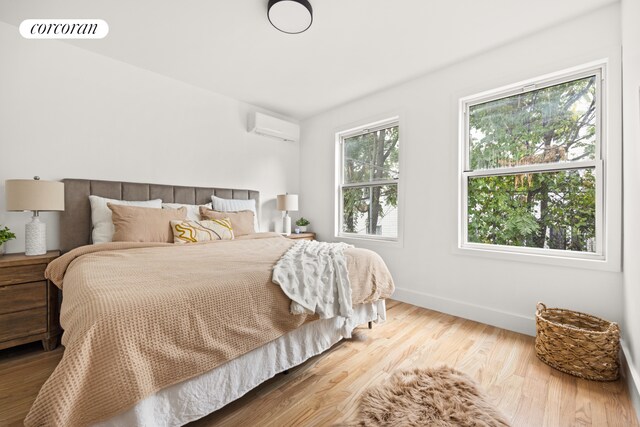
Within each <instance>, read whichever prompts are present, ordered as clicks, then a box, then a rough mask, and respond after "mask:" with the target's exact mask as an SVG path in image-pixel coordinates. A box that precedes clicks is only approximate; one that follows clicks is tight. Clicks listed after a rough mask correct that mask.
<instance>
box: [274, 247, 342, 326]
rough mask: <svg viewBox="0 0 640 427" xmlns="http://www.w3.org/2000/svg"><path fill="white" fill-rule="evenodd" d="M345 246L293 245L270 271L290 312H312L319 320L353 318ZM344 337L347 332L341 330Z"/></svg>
mask: <svg viewBox="0 0 640 427" xmlns="http://www.w3.org/2000/svg"><path fill="white" fill-rule="evenodd" d="M350 247H352V246H351V245H347V244H346V243H327V242H318V241H315V240H302V241H300V242H297V243H296V244H295V245H294V246H292V247H291V249H289V250H288V251H287V252H286V253H285V254H284V255H283V256H282V258H280V260H279V261H278V263H277V264H276V265H275V267H274V268H273V282H274V283H276V284H278V285H280V287H281V288H282V291H283V292H284V293H285V294H286V295H287V296H288V297H289V298H291V313H292V314H303V313H308V314H310V313H316V314H318V315H319V316H320V318H321V319H329V318H332V317H336V316H341V317H343V318H344V319H345V323H344V325H343V326H347V325H350V318H351V317H352V315H353V304H352V301H351V284H350V283H349V274H348V271H347V260H346V258H345V255H344V250H345V249H346V248H350ZM344 330H345V333H346V335H345V337H347V338H348V337H349V336H350V333H349V332H346V331H348V330H349V329H348V328H345V329H344Z"/></svg>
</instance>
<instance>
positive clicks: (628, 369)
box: [620, 340, 640, 420]
mask: <svg viewBox="0 0 640 427" xmlns="http://www.w3.org/2000/svg"><path fill="white" fill-rule="evenodd" d="M620 346H621V347H622V374H623V375H624V378H625V380H626V382H627V388H628V389H629V396H630V397H631V403H632V404H633V407H634V408H635V410H636V417H637V418H638V420H640V374H639V373H638V371H637V370H636V368H635V366H634V364H633V360H632V359H631V352H630V351H629V347H628V346H627V343H626V342H625V340H620Z"/></svg>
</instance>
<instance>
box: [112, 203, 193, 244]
mask: <svg viewBox="0 0 640 427" xmlns="http://www.w3.org/2000/svg"><path fill="white" fill-rule="evenodd" d="M107 206H108V207H109V209H111V217H112V219H113V225H114V227H115V233H113V241H114V242H163V243H164V242H166V243H173V232H172V231H171V220H175V219H185V218H186V216H187V209H186V208H180V209H158V208H141V207H138V206H124V205H116V204H113V203H107Z"/></svg>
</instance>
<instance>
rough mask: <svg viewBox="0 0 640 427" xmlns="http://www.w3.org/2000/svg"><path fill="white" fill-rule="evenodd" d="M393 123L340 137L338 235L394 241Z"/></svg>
mask: <svg viewBox="0 0 640 427" xmlns="http://www.w3.org/2000/svg"><path fill="white" fill-rule="evenodd" d="M399 145H400V135H399V128H398V124H397V122H391V123H385V124H384V125H378V126H376V127H375V128H374V127H372V128H365V129H360V130H359V131H357V132H355V133H348V134H343V135H340V155H341V162H340V163H341V182H340V196H339V197H340V200H339V202H340V206H341V214H340V226H339V229H340V234H342V235H359V236H363V237H366V236H371V237H377V238H383V239H397V237H398V180H399Z"/></svg>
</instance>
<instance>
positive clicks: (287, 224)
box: [282, 214, 291, 236]
mask: <svg viewBox="0 0 640 427" xmlns="http://www.w3.org/2000/svg"><path fill="white" fill-rule="evenodd" d="M282 233H283V234H284V235H286V236H289V235H291V217H290V216H289V215H288V214H287V215H285V216H284V218H282Z"/></svg>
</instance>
